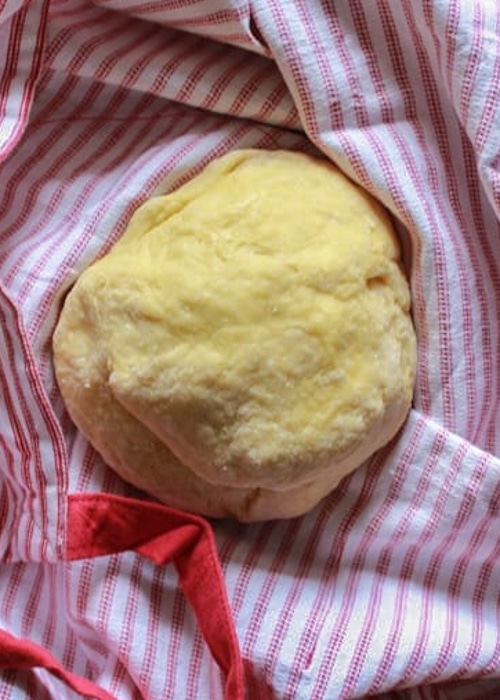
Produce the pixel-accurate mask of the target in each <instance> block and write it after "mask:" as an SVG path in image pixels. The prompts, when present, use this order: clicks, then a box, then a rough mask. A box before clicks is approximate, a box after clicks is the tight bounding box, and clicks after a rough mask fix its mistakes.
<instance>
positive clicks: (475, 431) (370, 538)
mask: <svg viewBox="0 0 500 700" xmlns="http://www.w3.org/2000/svg"><path fill="white" fill-rule="evenodd" d="M0 37H1V41H0V53H1V56H2V60H1V61H0V73H1V78H0V154H1V163H0V397H1V398H0V556H1V557H2V562H3V565H2V568H1V570H0V629H3V630H4V631H5V632H6V633H7V634H8V635H10V636H9V639H11V640H12V639H14V640H28V641H29V642H30V644H34V645H37V647H36V648H37V649H38V650H39V651H40V650H42V651H43V650H45V651H44V653H43V654H42V656H41V657H39V658H43V659H46V660H47V659H48V658H49V657H50V659H51V660H53V662H54V664H56V666H57V668H59V669H61V668H62V669H64V673H62V674H61V673H59V672H58V673H54V672H51V671H50V670H49V669H47V668H45V669H43V668H41V667H34V666H33V664H31V665H30V664H26V667H25V668H22V669H21V668H14V666H15V665H16V664H14V665H11V667H9V664H8V658H7V657H6V656H5V654H6V647H5V646H4V648H3V649H2V645H1V644H0V661H3V664H2V666H3V667H2V669H0V700H7V699H8V700H14V699H15V700H18V699H21V698H23V699H24V698H36V699H37V700H38V699H39V698H43V699H47V698H63V699H64V698H68V699H69V698H74V697H79V695H78V693H77V691H75V690H74V688H73V689H72V687H71V685H70V684H68V683H66V682H64V678H65V677H66V680H68V679H70V678H74V677H76V678H81V679H83V680H84V685H85V684H87V685H86V687H87V688H91V684H95V686H97V687H99V688H101V689H102V690H103V693H108V694H109V695H110V696H111V697H116V698H120V699H121V698H136V699H146V700H160V699H161V700H164V698H174V699H175V700H177V699H179V700H181V699H184V698H189V699H190V700H191V699H193V700H206V698H210V699H211V700H212V699H213V700H219V699H222V698H223V697H224V695H225V676H224V673H223V672H222V670H221V666H220V665H219V664H218V663H217V662H216V658H215V657H214V655H213V654H212V653H211V650H210V646H209V645H208V644H207V639H206V637H207V634H206V630H204V629H203V628H202V626H200V624H199V620H198V618H197V616H196V610H195V609H194V608H193V607H192V606H191V605H190V603H189V601H188V600H187V598H186V596H185V594H184V592H183V589H182V586H181V581H180V578H179V576H178V572H177V570H176V569H175V567H173V566H171V565H168V564H159V563H154V562H153V561H151V559H148V558H146V557H144V556H142V555H141V554H140V552H137V551H134V548H133V543H130V548H129V549H126V551H121V552H118V551H112V548H110V549H109V551H108V554H107V555H103V556H99V557H95V556H94V557H85V558H83V559H81V560H77V558H76V557H75V556H70V553H71V550H68V545H69V544H71V542H74V541H75V540H74V538H73V540H72V539H71V527H72V524H73V523H74V522H75V520H73V518H74V515H72V511H71V505H70V504H71V503H73V502H74V499H78V498H80V497H82V494H83V495H85V494H93V493H96V492H101V493H102V492H104V493H107V494H109V496H110V498H111V497H112V496H113V497H119V498H120V499H121V498H125V499H131V498H132V497H133V498H134V499H135V498H137V497H141V498H143V497H142V496H141V494H138V493H137V492H135V491H134V490H133V489H132V488H130V487H128V486H127V485H126V484H124V483H123V482H122V481H121V480H120V479H118V477H116V476H114V474H113V473H112V472H111V471H110V470H109V469H108V468H107V467H106V465H105V464H103V463H102V461H101V460H100V458H99V457H98V456H97V455H96V454H95V452H94V451H93V450H92V449H91V448H90V447H89V445H88V443H87V442H86V440H85V439H84V438H83V436H82V435H80V434H79V433H77V431H76V430H75V429H74V427H73V426H72V425H71V423H70V421H69V419H68V416H67V414H66V413H65V410H64V406H63V404H62V401H61V398H60V396H59V393H58V391H57V387H56V384H55V380H54V376H53V369H52V361H51V352H50V339H51V334H52V331H53V328H54V325H55V322H56V319H57V315H58V312H59V309H60V305H61V302H62V300H63V298H64V294H65V293H66V291H67V290H68V289H69V288H70V286H71V284H72V283H73V282H74V280H75V279H76V277H77V276H78V274H79V273H80V272H81V271H82V270H83V269H84V268H85V267H86V266H87V265H88V264H89V263H91V262H92V261H93V260H95V259H96V258H97V257H99V256H100V255H102V254H103V253H104V252H105V251H106V250H108V249H109V247H110V246H111V245H112V244H113V242H114V241H116V240H117V239H118V237H119V236H120V234H121V233H122V231H123V230H124V227H125V226H126V223H127V220H128V218H129V216H130V215H131V213H132V212H133V210H134V209H135V208H136V207H137V205H138V204H140V203H141V202H142V201H144V200H145V199H146V198H147V197H149V196H151V195H153V194H158V193H160V192H165V191H168V190H170V189H172V188H174V187H176V186H178V185H179V184H181V183H183V182H185V181H186V180H187V179H189V178H190V177H192V176H193V175H194V174H196V173H197V172H199V171H200V169H201V168H202V167H203V166H204V165H205V164H206V163H208V162H209V161H210V160H211V159H213V158H214V157H216V156H218V155H222V154H224V153H226V152H228V151H230V150H232V149H235V148H241V147H261V148H290V149H299V150H305V151H309V152H317V151H321V152H322V153H324V154H325V155H327V157H329V158H330V159H331V160H332V161H334V162H335V163H337V164H338V165H339V166H340V167H341V168H343V169H344V171H345V172H346V173H348V174H349V175H350V176H351V177H352V178H353V179H354V180H355V181H357V182H359V183H360V184H362V185H363V186H364V187H365V188H366V189H368V190H369V191H370V192H372V193H373V194H374V195H375V196H376V197H377V198H379V199H380V200H381V201H382V202H383V203H384V204H385V205H386V206H387V207H388V208H389V210H390V211H391V212H392V214H393V215H394V219H395V222H396V225H397V228H398V231H399V233H400V237H401V242H402V246H403V249H404V252H405V257H406V262H407V266H408V272H409V277H410V281H411V289H412V299H413V315H414V320H415V325H416V328H417V332H418V343H419V371H418V379H417V386H416V392H415V400H414V406H413V410H412V412H411V414H410V416H409V418H408V420H407V422H406V424H405V426H404V428H403V429H402V431H401V432H400V434H399V435H398V436H397V438H396V439H395V440H393V441H392V443H391V444H390V445H388V446H387V447H386V448H385V449H383V450H382V451H381V452H379V453H378V454H377V455H376V456H375V457H374V458H373V459H372V460H370V462H369V463H367V464H366V465H364V466H363V467H362V468H361V469H359V470H358V471H357V472H356V473H355V474H353V475H352V476H351V477H349V478H348V479H346V480H345V481H344V482H343V483H342V484H341V486H340V487H339V488H338V489H337V490H336V491H335V492H334V493H332V494H331V496H330V497H329V498H327V499H326V500H325V501H324V502H323V503H322V504H321V505H320V506H319V507H318V508H316V509H315V510H314V511H313V512H311V513H310V514H308V515H307V516H304V517H302V518H298V519H294V520H290V521H283V522H278V521H277V522H274V521H273V522H269V523H262V524H256V525H241V524H237V523H231V522H217V523H213V524H212V526H213V533H214V536H215V543H216V546H217V552H218V556H219V559H220V565H221V567H222V572H223V576H224V584H225V587H226V592H227V600H228V601H229V605H230V608H231V614H232V616H233V620H234V625H235V629H236V634H237V638H238V642H239V647H240V651H241V654H242V657H243V661H244V671H245V680H244V682H245V689H246V695H247V697H248V698H249V699H250V700H267V699H269V700H278V699H279V700H285V699H287V700H291V699H292V698H293V699H294V700H295V699H300V700H310V699H311V698H314V699H318V700H323V699H324V700H327V699H328V700H330V698H338V699H339V700H349V699H354V698H364V697H378V698H379V699H380V700H396V699H398V700H399V699H404V700H435V699H437V700H469V699H470V700H473V699H476V698H485V699H489V698H491V699H493V698H497V697H498V695H499V693H500V634H499V629H500V627H499V619H498V600H499V598H500V587H499V581H500V564H499V562H500V544H499V539H498V531H499V513H500V509H499V503H500V479H499V474H500V365H499V362H498V355H499V351H500V334H499V323H498V319H499V318H500V308H499V307H500V246H499V240H500V237H499V233H500V224H499V220H500V160H499V155H498V154H499V153H500V129H499V126H498V125H499V124H500V80H499V78H500V11H499V9H498V8H497V7H496V4H495V3H492V2H487V0H471V1H470V2H468V3H461V2H458V0H433V1H432V2H425V3H415V2H412V0H401V2H399V3H394V2H389V0H380V1H379V2H377V3H373V2H369V1H368V0H351V1H350V2H336V3H326V2H311V1H310V0H298V1H297V2H293V3H291V2H278V0H266V1H265V2H264V1H263V0H216V1H215V2H213V1H212V0H211V1H209V0H196V1H194V0H157V1H155V2H138V1H137V0H122V1H121V2H115V1H114V0H100V1H99V2H95V3H90V2H85V1H84V0H52V1H51V2H50V3H48V2H44V1H43V0H41V1H40V2H31V3H23V2H20V0H12V1H11V0H4V2H3V3H0ZM143 502H144V501H143ZM145 507H146V506H145ZM208 593H209V591H207V601H208ZM207 607H208V603H207ZM4 639H7V637H4ZM30 648H31V647H30ZM37 653H38V652H37ZM2 654H3V656H2ZM6 659H7V661H6ZM219 661H220V659H219ZM222 662H223V663H222V666H223V665H224V662H225V660H224V659H222ZM51 663H52V661H51ZM17 666H19V664H17ZM54 668H55V667H53V669H52V670H54ZM58 674H59V675H58ZM65 674H66V676H65ZM82 687H83V686H82Z"/></svg>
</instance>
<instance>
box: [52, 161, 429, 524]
mask: <svg viewBox="0 0 500 700" xmlns="http://www.w3.org/2000/svg"><path fill="white" fill-rule="evenodd" d="M399 256H400V253H399V247H398V244H397V241H396V238H395V235H394V232H393V229H392V226H391V223H390V220H389V218H388V215H387V214H386V213H385V211H384V209H383V208H382V207H381V205H379V204H378V203H377V202H375V201H374V200H373V199H372V198H371V197H369V196H368V195H367V194H366V193H365V192H364V191H363V190H361V189H360V188H359V187H357V186H355V185H354V184H353V183H352V182H351V181H350V180H348V179H347V178H346V177H345V176H344V175H343V174H342V173H341V172H340V171H339V170H338V169H337V168H335V167H334V166H333V165H332V164H330V163H328V162H326V161H322V160H318V159H314V158H311V157H309V156H306V155H303V154H299V153H293V152H287V151H259V150H244V151H235V152H232V153H230V154H228V155H227V156H224V157H222V158H219V159H217V160H215V161H213V162H212V163H211V164H210V165H209V166H208V167H207V168H206V169H205V170H204V171H203V172H202V173H201V174H200V175H198V176H197V177H196V178H194V179H193V180H192V181H191V182H189V183H188V184H187V185H184V186H183V187H181V188H180V189H178V190H177V191H175V192H173V193H171V194H167V195H164V196H159V197H155V198H153V199H150V200H149V201H147V202H146V203H145V204H143V205H142V206H141V207H140V208H139V209H138V210H137V211H136V213H135V214H134V216H133V217H132V219H131V221H130V224H129V226H128V228H127V230H126V232H125V234H124V236H123V237H122V238H121V239H120V241H119V242H118V243H117V244H116V245H115V247H114V248H113V249H112V250H111V252H110V253H109V254H108V255H106V256H105V257H104V258H102V259H101V260H99V261H97V262H96V263H95V264H94V265H92V266H91V267H90V268H89V269H87V270H86V271H85V272H84V273H83V274H82V275H81V277H80V278H79V280H78V281H77V283H76V284H75V286H74V288H73V289H72V290H71V291H70V293H69V294H68V296H67V298H66V301H65V304H64V308H63V311H62V313H61V316H60V320H59V323H58V326H57V328H56V331H55V334H54V363H55V370H56V376H57V380H58V383H59V387H60V390H61V392H62V396H63V399H64V401H65V404H66V406H67V409H68V411H69V413H70V416H71V417H72V419H73V421H74V422H75V424H76V425H77V427H79V428H80V429H81V430H82V432H83V433H84V434H86V435H87V437H88V438H89V440H90V441H91V443H92V444H93V445H94V447H95V448H96V449H97V450H98V451H99V452H100V453H101V454H102V456H103V458H104V459H105V460H106V462H107V463H108V464H109V465H110V466H111V467H112V468H113V469H114V470H115V471H116V472H117V473H118V474H120V475H121V476H122V477H123V478H124V479H125V480H127V481H129V482H131V483H133V484H135V485H136V486H138V487H140V488H141V489H143V490H145V491H147V492H149V493H150V494H152V495H154V496H156V497H157V498H159V499H160V500H162V501H164V502H166V503H168V504H171V505H173V506H177V507H180V508H184V509H188V510H191V511H196V512H200V513H203V514H206V515H208V516H213V517H226V516H229V517H236V518H238V519H241V520H259V519H268V518H283V517H291V516H296V515H299V514H302V513H304V512H306V511H308V510H309V509H311V508H312V507H313V506H315V505H316V504H317V503H318V501H319V500H321V499H322V498H323V497H324V496H325V495H326V494H328V493H329V492H330V491H331V490H332V489H333V488H334V487H335V486H336V485H337V484H338V482H339V481H340V479H341V478H342V477H344V476H345V475H346V474H347V473H349V472H351V471H352V470H353V469H355V468H356V467H358V466H359V465H360V464H361V463H362V462H364V461H365V460H366V459H367V458H368V457H369V456H370V455H372V454H373V453H374V452H375V451H376V450H378V449H379V448H380V447H382V446H383V445H384V444H386V443H387V442H388V441H389V440H390V439H391V438H392V437H393V436H394V435H395V433H396V432H397V431H398V429H399V428H400V427H401V425H402V423H403V421H404V419H405V417H406V414H407V412H408V409H409V407H410V404H411V399H412V392H413V385H414V380H415V366H416V340H415V333H414V330H413V326H412V323H411V318H410V314H409V306H410V295H409V289H408V284H407V282H406V279H405V277H404V275H403V273H402V271H401V267H400V262H399Z"/></svg>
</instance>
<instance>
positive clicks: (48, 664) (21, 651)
mask: <svg viewBox="0 0 500 700" xmlns="http://www.w3.org/2000/svg"><path fill="white" fill-rule="evenodd" d="M0 668H7V669H31V668H45V669H46V670H47V671H50V672H51V673H52V674H53V675H54V676H56V677H57V678H59V680H61V681H63V682H64V683H66V684H67V685H69V687H70V688H71V689H72V690H75V691H76V692H77V693H80V695H83V696H84V697H90V698H96V699H97V700H115V698H114V696H113V695H110V694H109V693H108V692H106V691H105V690H104V688H100V687H99V686H98V685H96V684H95V683H92V681H89V680H88V679H86V678H82V677H81V676H76V675H75V674H74V673H70V671H67V670H66V669H65V668H64V666H62V665H61V664H60V663H59V662H58V661H57V660H56V659H55V658H54V657H53V656H52V654H51V653H50V652H48V651H47V649H44V648H43V647H41V646H38V644H34V643H33V642H30V641H29V640H27V639H19V638H18V637H14V635H12V634H10V633H9V632H6V631H5V630H0Z"/></svg>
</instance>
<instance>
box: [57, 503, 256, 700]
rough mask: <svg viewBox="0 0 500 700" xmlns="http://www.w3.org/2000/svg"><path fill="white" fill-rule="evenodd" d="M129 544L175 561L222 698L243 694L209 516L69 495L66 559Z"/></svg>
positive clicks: (159, 560)
mask: <svg viewBox="0 0 500 700" xmlns="http://www.w3.org/2000/svg"><path fill="white" fill-rule="evenodd" d="M131 549H133V550H135V551H136V552H138V553H139V554H141V555H142V556H144V557H146V558H148V559H150V560H151V561H153V562H154V563H155V564H157V565H159V566H161V565H164V564H167V563H170V562H172V563H174V564H175V566H176V568H177V571H178V573H179V577H180V582H181V585H182V588H183V591H184V593H185V595H186V598H187V599H188V601H189V602H190V603H191V605H192V607H193V610H194V612H195V614H196V617H197V620H198V624H199V625H200V629H201V632H202V634H203V636H204V638H205V641H206V642H207V644H208V646H209V648H210V651H211V653H212V655H213V657H214V659H215V660H216V662H217V664H218V665H219V666H220V668H221V669H222V671H223V672H224V674H225V676H226V686H225V695H226V698H227V700H243V697H244V678H243V661H242V658H241V654H240V649H239V643H238V638H237V635H236V630H235V627H234V621H233V617H232V612H231V608H230V605H229V601H228V599H227V593H226V589H225V584H224V578H223V575H222V570H221V567H220V563H219V558H218V554H217V549H216V545H215V540H214V537H213V532H212V530H211V528H210V525H209V524H208V522H207V521H206V520H204V519H203V518H201V517H198V516H196V515H192V514H189V513H184V512H182V511H178V510H175V509H173V508H169V507H167V506H164V505H161V504H156V503H150V502H147V501H140V500H136V499H130V498H124V497H121V496H113V495H109V494H73V495H70V496H69V502H68V544H67V558H68V559H69V560H76V559H84V558H89V557H96V556H102V555H109V554H114V553H117V552H122V551H125V550H131Z"/></svg>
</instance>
